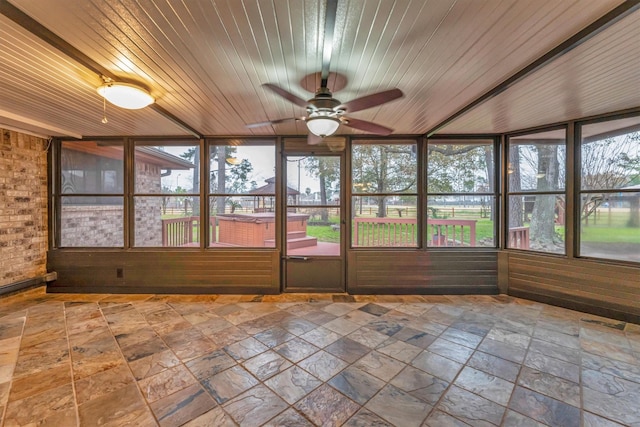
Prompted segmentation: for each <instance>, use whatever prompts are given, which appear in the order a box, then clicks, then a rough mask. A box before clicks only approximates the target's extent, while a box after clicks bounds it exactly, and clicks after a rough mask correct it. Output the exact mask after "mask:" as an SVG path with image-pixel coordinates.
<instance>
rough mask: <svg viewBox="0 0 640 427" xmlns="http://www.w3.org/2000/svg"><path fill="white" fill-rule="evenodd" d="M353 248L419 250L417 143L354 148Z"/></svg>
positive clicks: (356, 145)
mask: <svg viewBox="0 0 640 427" xmlns="http://www.w3.org/2000/svg"><path fill="white" fill-rule="evenodd" d="M351 176H352V189H351V192H352V196H351V206H352V212H353V216H354V217H353V218H352V223H351V226H352V233H351V235H352V242H351V243H352V246H353V247H417V246H418V224H417V207H418V204H417V201H418V193H417V191H418V190H417V188H418V185H417V145H416V143H415V141H384V144H381V143H380V142H379V141H368V140H367V141H363V140H358V141H355V142H354V143H353V145H352V162H351Z"/></svg>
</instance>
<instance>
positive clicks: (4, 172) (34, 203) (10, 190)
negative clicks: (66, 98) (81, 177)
mask: <svg viewBox="0 0 640 427" xmlns="http://www.w3.org/2000/svg"><path fill="white" fill-rule="evenodd" d="M46 147H47V140H45V139H42V138H37V137H35V136H29V135H25V134H21V133H18V132H14V131H8V130H5V129H0V286H3V285H9V284H12V283H15V282H20V281H22V280H28V279H32V278H35V277H38V276H42V275H43V274H45V273H46V261H47V154H46V151H45V150H46Z"/></svg>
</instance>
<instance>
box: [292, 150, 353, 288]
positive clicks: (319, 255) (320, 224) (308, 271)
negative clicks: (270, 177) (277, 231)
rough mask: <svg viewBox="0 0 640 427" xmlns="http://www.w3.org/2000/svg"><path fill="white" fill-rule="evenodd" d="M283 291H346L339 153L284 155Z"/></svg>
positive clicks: (340, 159) (340, 157) (340, 160)
mask: <svg viewBox="0 0 640 427" xmlns="http://www.w3.org/2000/svg"><path fill="white" fill-rule="evenodd" d="M284 160H285V162H284V163H285V165H286V176H285V182H286V183H287V184H286V187H287V188H286V194H287V196H286V202H285V204H286V223H285V226H284V227H283V228H284V233H285V235H284V239H283V248H284V254H285V256H284V290H285V292H344V291H345V278H344V276H345V274H344V271H345V270H344V268H345V267H344V259H343V258H344V257H343V251H344V249H343V242H342V236H343V232H344V218H343V215H344V210H343V208H342V193H341V188H342V187H341V185H340V182H341V178H342V175H343V173H342V156H341V155H339V154H330V155H314V154H309V155H301V154H296V155H286V156H285V159H284Z"/></svg>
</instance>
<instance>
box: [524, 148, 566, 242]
mask: <svg viewBox="0 0 640 427" xmlns="http://www.w3.org/2000/svg"><path fill="white" fill-rule="evenodd" d="M535 150H536V151H537V158H538V161H537V166H538V168H537V172H536V175H535V176H536V179H537V185H536V189H537V190H538V191H555V190H557V189H558V188H559V186H558V184H559V183H558V177H559V175H560V174H559V161H558V144H537V145H536V147H535ZM556 197H557V196H556V195H555V194H537V195H536V196H535V203H534V205H533V211H532V212H531V225H530V227H531V230H530V233H531V236H532V238H535V241H536V243H537V245H539V246H541V247H543V248H551V247H553V246H555V245H556V244H562V243H563V239H562V238H560V237H559V236H558V235H557V234H556V230H555V207H556Z"/></svg>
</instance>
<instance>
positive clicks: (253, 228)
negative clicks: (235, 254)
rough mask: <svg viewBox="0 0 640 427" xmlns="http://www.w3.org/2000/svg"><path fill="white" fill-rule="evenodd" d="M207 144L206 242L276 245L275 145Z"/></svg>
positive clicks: (217, 244)
mask: <svg viewBox="0 0 640 427" xmlns="http://www.w3.org/2000/svg"><path fill="white" fill-rule="evenodd" d="M232 142H233V144H232V145H211V146H209V167H210V176H209V183H208V188H209V193H210V195H209V215H210V222H209V225H208V227H209V242H210V243H209V246H210V247H252V248H270V247H275V210H276V209H275V208H276V206H275V199H276V198H275V194H276V183H275V147H274V145H273V144H262V145H249V144H246V143H244V141H232Z"/></svg>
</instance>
